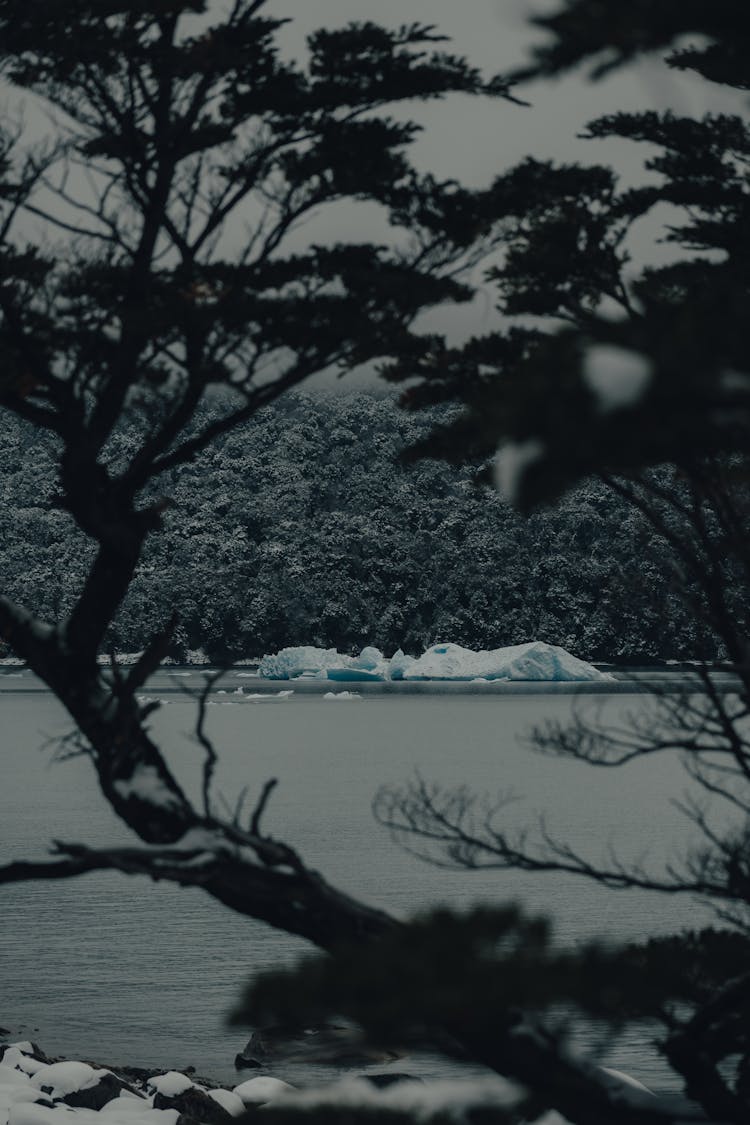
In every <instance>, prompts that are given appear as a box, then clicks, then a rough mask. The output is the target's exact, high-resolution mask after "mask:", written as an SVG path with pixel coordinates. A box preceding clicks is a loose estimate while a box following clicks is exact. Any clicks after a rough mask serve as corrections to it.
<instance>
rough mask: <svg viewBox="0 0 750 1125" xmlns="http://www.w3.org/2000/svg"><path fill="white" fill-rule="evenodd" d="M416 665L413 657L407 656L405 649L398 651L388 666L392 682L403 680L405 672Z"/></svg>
mask: <svg viewBox="0 0 750 1125" xmlns="http://www.w3.org/2000/svg"><path fill="white" fill-rule="evenodd" d="M413 663H414V657H413V656H407V654H406V653H405V652H404V651H403V649H400V648H399V649H396V651H395V652H394V654H393V656H392V657H391V660H390V664H389V666H388V674H389V676H390V678H391V679H392V680H403V678H404V672H405V671H406V669H407V668H410V667H411V665H412V664H413Z"/></svg>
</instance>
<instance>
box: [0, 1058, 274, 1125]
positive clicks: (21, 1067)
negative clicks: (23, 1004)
mask: <svg viewBox="0 0 750 1125" xmlns="http://www.w3.org/2000/svg"><path fill="white" fill-rule="evenodd" d="M264 1081H266V1082H270V1083H273V1082H276V1081H278V1080H276V1079H265V1080H264ZM280 1085H281V1086H283V1087H284V1088H285V1089H286V1090H291V1089H292V1087H291V1086H289V1085H288V1083H280ZM266 1093H267V1095H268V1096H266V1097H263V1096H262V1094H263V1091H262V1090H261V1088H260V1087H257V1088H256V1091H255V1096H254V1097H252V1098H247V1097H246V1098H244V1099H243V1098H242V1097H240V1096H239V1095H238V1094H237V1093H235V1092H234V1091H233V1090H227V1089H223V1088H221V1087H214V1086H213V1085H208V1080H207V1079H203V1080H201V1082H198V1081H197V1080H195V1079H194V1078H193V1077H192V1076H190V1075H188V1074H182V1073H181V1072H178V1071H167V1072H160V1071H147V1070H139V1069H138V1068H132V1067H129V1068H124V1070H123V1071H122V1072H121V1073H120V1074H118V1073H116V1072H115V1071H113V1070H110V1069H108V1068H105V1067H97V1066H93V1065H92V1064H91V1063H87V1062H82V1061H77V1060H52V1059H49V1058H48V1057H47V1056H46V1055H45V1054H44V1053H43V1052H42V1051H41V1050H40V1049H39V1048H38V1047H37V1046H36V1044H34V1043H30V1042H28V1041H21V1042H17V1043H10V1044H3V1045H1V1046H0V1125H92V1122H93V1121H94V1120H95V1119H94V1118H92V1117H91V1114H92V1113H96V1114H97V1115H101V1122H102V1125H200V1123H205V1125H228V1123H229V1122H231V1120H232V1118H234V1117H239V1116H240V1115H241V1114H243V1113H245V1112H246V1107H247V1106H248V1105H262V1104H265V1102H266V1101H268V1100H270V1097H271V1096H272V1095H273V1093H274V1091H273V1090H272V1089H270V1088H269V1090H268V1091H267V1092H266Z"/></svg>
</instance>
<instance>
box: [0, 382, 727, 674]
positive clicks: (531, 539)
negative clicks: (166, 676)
mask: <svg viewBox="0 0 750 1125" xmlns="http://www.w3.org/2000/svg"><path fill="white" fill-rule="evenodd" d="M431 422H434V418H432V419H431V418H430V417H428V416H422V417H419V418H417V417H415V416H414V415H410V414H406V413H404V412H403V411H402V410H400V409H399V408H398V406H397V405H396V404H395V402H394V401H393V400H392V399H391V398H389V397H385V396H377V395H370V394H348V395H336V394H324V395H321V394H318V395H305V394H296V395H293V396H290V397H288V398H286V399H284V400H283V401H282V402H281V403H280V404H279V405H277V406H275V407H273V408H268V409H266V410H264V411H262V412H261V414H260V415H259V416H258V417H257V418H255V419H254V420H253V421H252V422H250V423H249V424H247V425H246V426H244V428H242V429H238V430H236V431H235V432H232V433H230V434H228V435H224V436H223V437H222V438H220V439H219V440H218V441H217V442H216V443H215V444H214V445H213V446H212V447H211V448H210V449H209V450H207V451H206V452H205V453H204V454H202V455H201V456H200V457H199V458H198V459H197V460H196V461H195V462H194V463H193V464H192V465H189V466H187V467H184V468H182V469H181V470H180V471H179V472H176V473H175V474H174V475H173V476H172V477H164V478H162V482H161V485H162V487H161V489H160V492H161V494H162V495H164V496H165V497H168V498H169V499H170V500H171V501H172V502H173V505H174V506H173V508H172V509H171V511H170V515H169V517H168V530H167V532H166V533H165V534H164V535H162V536H161V537H159V538H157V539H155V540H154V541H152V542H151V544H150V546H149V549H148V551H147V554H146V556H145V558H144V560H143V563H142V565H141V567H140V570H139V573H138V576H137V579H136V581H135V582H134V584H133V586H132V588H131V592H130V594H129V597H128V600H127V602H126V603H125V605H124V606H123V609H122V611H121V613H120V615H119V618H118V621H117V625H116V632H115V635H114V636H112V637H111V638H110V642H111V646H112V647H114V648H117V649H119V650H130V651H132V650H136V649H139V648H140V647H141V646H142V645H143V643H144V641H145V639H146V637H147V636H148V635H150V634H151V633H152V632H153V631H154V629H155V628H156V627H157V626H158V624H159V623H160V622H161V621H163V620H164V619H165V618H166V617H167V616H168V615H169V612H170V611H171V609H172V608H173V607H179V613H180V626H179V629H178V632H177V637H176V642H175V644H174V646H173V653H172V655H173V656H174V657H175V658H176V659H184V658H185V656H186V653H187V650H188V649H192V648H198V647H202V648H203V649H204V650H205V651H206V652H207V654H208V655H209V656H210V657H211V658H212V659H227V658H231V657H233V656H234V657H240V656H255V655H259V654H262V653H263V652H269V651H273V650H276V649H278V648H280V647H283V646H284V645H293V644H315V645H320V646H326V647H327V646H336V647H338V648H339V649H341V650H347V651H350V650H354V649H357V648H358V647H361V646H362V645H364V644H365V643H373V644H376V645H377V646H378V647H380V648H382V649H384V650H385V651H386V652H388V653H390V652H391V651H393V650H394V649H395V648H397V647H399V646H401V647H403V648H404V649H405V650H406V651H412V652H417V651H421V650H422V649H423V648H424V647H426V646H427V645H429V644H432V643H434V642H436V641H438V640H451V641H456V642H458V643H460V644H464V645H467V646H470V647H473V648H478V647H484V648H486V647H493V648H494V647H498V646H501V645H506V644H513V643H516V642H519V641H524V640H530V639H533V638H538V639H541V640H546V641H550V642H553V643H556V644H561V645H564V646H565V647H566V648H569V649H571V650H572V651H573V652H575V653H576V654H578V655H580V656H582V657H585V658H588V659H595V660H608V659H613V660H618V659H623V660H624V659H627V660H637V659H653V658H656V657H660V658H674V657H677V658H690V657H695V656H699V655H701V656H709V657H710V656H713V655H716V652H715V647H714V642H713V641H712V639H711V638H710V637H709V636H708V635H707V634H706V633H704V632H701V627H700V625H699V624H697V623H696V622H695V621H691V620H689V619H688V617H687V616H686V613H685V611H684V610H683V609H682V607H681V604H680V602H679V601H678V599H676V598H674V597H673V596H672V593H671V579H670V574H671V568H670V563H669V558H668V554H667V551H666V548H665V547H664V545H663V544H662V543H661V542H660V541H659V540H658V539H657V538H656V537H655V536H654V535H653V533H652V532H650V531H649V530H648V528H647V527H646V526H645V524H644V523H643V522H642V521H641V520H640V518H639V517H638V516H637V515H636V514H634V512H633V511H632V510H631V509H630V508H628V507H626V506H625V505H623V504H622V503H621V502H620V501H618V500H617V499H616V498H615V497H614V496H613V495H612V494H611V493H609V492H608V491H607V490H606V489H605V488H604V487H603V486H602V485H599V484H595V483H589V484H587V485H585V486H584V487H582V488H579V489H578V491H576V492H575V493H574V494H572V495H571V496H570V497H568V498H567V499H566V500H565V501H564V502H563V503H561V504H559V505H557V506H556V507H555V508H554V509H553V510H552V509H551V510H546V511H545V510H543V511H539V512H537V513H536V514H534V515H532V516H531V517H529V518H526V519H524V518H522V517H520V516H518V515H517V514H516V513H514V512H513V511H512V510H511V509H510V508H509V507H508V505H507V504H506V503H505V502H504V501H503V500H502V499H501V498H500V497H499V496H498V495H497V494H496V493H494V492H492V491H490V490H488V489H486V488H482V487H478V486H476V485H475V484H474V482H473V475H474V470H472V469H471V468H469V467H466V468H463V469H461V470H458V471H457V470H456V469H455V467H451V466H446V465H444V464H442V463H439V462H435V461H423V462H420V463H418V464H416V465H414V466H409V467H406V468H403V467H401V466H400V465H399V464H398V463H397V458H398V454H399V451H400V450H401V449H402V448H403V447H404V446H405V445H408V444H411V443H413V442H414V441H416V440H417V438H418V437H419V436H421V435H422V434H423V433H424V432H426V429H427V427H428V425H429V424H430V423H431ZM117 440H118V441H119V442H120V443H121V444H122V451H123V453H127V449H128V442H129V439H128V435H127V433H123V434H121V435H120V436H119V438H118V439H117ZM45 443H47V444H46V445H45ZM50 454H51V448H50V445H49V438H47V437H43V436H40V435H38V434H35V433H34V432H33V431H32V430H31V429H30V428H24V427H23V426H22V424H20V423H19V422H18V421H17V420H15V419H13V418H11V416H9V415H8V414H7V413H0V469H1V470H2V472H1V477H2V488H3V501H4V503H3V509H2V514H1V515H0V521H1V522H2V528H1V534H0V543H1V547H0V572H1V574H0V584H1V585H2V588H3V590H4V591H5V592H6V593H7V594H8V596H10V597H11V598H13V599H15V600H17V601H19V602H20V603H21V604H24V605H27V606H29V607H30V608H32V609H33V610H34V612H36V613H39V614H41V615H42V616H44V617H53V616H55V615H57V614H58V613H59V612H60V611H61V610H62V611H63V612H64V610H65V608H66V607H67V606H68V605H69V604H70V602H71V599H72V596H73V593H74V591H75V590H76V589H77V587H78V586H79V585H80V583H81V582H82V580H83V575H84V568H85V563H86V561H87V559H88V558H89V551H90V548H89V546H88V545H87V543H86V541H85V539H83V538H82V537H81V536H80V534H79V533H76V531H75V529H74V528H73V524H72V521H71V520H70V519H69V518H68V517H67V515H66V514H65V513H64V512H62V511H60V510H59V509H58V508H57V507H56V506H55V502H54V493H55V481H54V476H53V468H52V466H53V461H52V457H51V456H50Z"/></svg>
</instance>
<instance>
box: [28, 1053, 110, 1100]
mask: <svg viewBox="0 0 750 1125" xmlns="http://www.w3.org/2000/svg"><path fill="white" fill-rule="evenodd" d="M107 1073H108V1071H106V1070H95V1069H94V1067H93V1066H89V1064H88V1063H84V1062H74V1061H70V1062H57V1063H50V1064H49V1066H42V1067H40V1068H39V1069H38V1070H37V1071H36V1072H35V1073H34V1074H32V1076H31V1079H30V1081H31V1085H32V1086H35V1087H36V1089H37V1090H43V1091H48V1092H49V1093H50V1095H51V1097H53V1098H62V1097H63V1096H64V1095H65V1094H74V1093H77V1091H79V1090H85V1089H88V1087H89V1086H96V1085H97V1083H98V1082H99V1079H100V1078H101V1077H102V1076H103V1075H105V1074H107Z"/></svg>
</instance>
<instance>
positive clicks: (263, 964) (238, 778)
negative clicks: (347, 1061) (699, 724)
mask: <svg viewBox="0 0 750 1125" xmlns="http://www.w3.org/2000/svg"><path fill="white" fill-rule="evenodd" d="M280 686H283V685H280ZM602 698H603V697H601V696H600V697H597V699H596V700H591V701H590V703H591V705H592V706H599V705H601V702H602ZM214 699H215V702H216V705H215V706H213V707H212V708H211V710H210V724H209V725H210V732H211V734H212V735H213V737H214V739H215V741H216V743H217V745H218V746H219V747H220V749H221V762H220V766H219V768H218V770H217V780H216V788H217V790H219V791H220V792H222V793H224V794H225V795H226V797H227V800H228V801H229V802H230V803H233V802H234V799H235V798H236V796H237V794H238V793H239V791H240V790H241V788H242V787H243V786H244V785H249V786H250V795H251V799H252V794H253V792H255V793H257V792H258V791H259V789H260V786H261V785H262V783H263V781H264V780H265V779H266V778H268V777H270V776H274V777H277V778H278V779H279V782H280V785H279V788H278V790H277V792H276V794H275V796H274V799H273V800H272V803H271V805H270V808H269V810H268V812H267V815H266V821H265V827H266V830H267V831H269V832H271V833H272V834H274V835H277V836H280V837H282V838H284V839H286V840H288V841H289V842H290V843H292V844H294V845H295V846H297V847H298V848H299V849H300V850H301V852H302V853H303V855H304V856H305V858H306V859H307V860H308V862H310V863H311V864H312V865H314V866H317V867H318V868H319V869H320V870H322V871H323V872H325V874H326V875H327V877H328V878H329V879H330V880H332V881H333V882H336V883H338V884H339V885H340V886H342V887H343V888H345V889H348V890H350V891H352V892H353V893H355V894H357V895H358V896H360V897H362V898H366V899H368V900H370V901H372V902H373V903H378V904H380V905H382V906H383V907H385V908H386V909H388V910H390V911H392V912H396V913H399V914H402V915H406V914H408V913H409V912H411V911H413V910H415V909H417V908H419V907H425V906H428V905H431V904H435V903H438V902H447V903H450V904H452V905H454V906H459V905H469V904H471V903H473V902H476V901H479V900H488V899H491V900H493V901H498V900H503V899H515V900H518V901H521V902H523V903H524V904H525V905H526V906H527V907H528V908H529V909H530V910H532V911H538V912H544V913H548V914H551V915H552V916H553V917H554V918H555V919H556V933H557V935H558V937H559V939H560V941H562V942H567V943H575V942H576V941H580V940H581V939H583V938H588V937H591V936H594V935H599V936H602V937H606V936H608V935H609V936H612V937H617V938H620V937H635V938H638V937H643V936H646V935H649V934H654V933H658V932H668V931H671V930H674V929H676V928H679V927H681V926H686V925H690V926H697V925H701V924H706V923H707V922H708V921H709V920H710V917H711V916H710V914H709V913H708V911H707V910H706V909H705V908H704V907H702V906H700V905H697V904H696V903H695V902H694V901H692V900H689V899H687V898H671V899H667V898H663V897H659V896H655V895H649V894H641V893H639V894H628V893H624V892H617V891H607V890H605V889H603V888H601V887H598V886H596V885H592V884H589V883H587V882H585V881H583V880H579V879H575V878H572V877H561V876H559V875H541V876H532V875H523V874H518V873H503V872H492V871H485V872H476V873H461V872H450V871H445V870H440V869H437V868H433V867H429V866H426V865H425V864H423V863H421V862H420V861H418V860H417V859H415V858H413V857H411V856H409V855H406V854H405V853H404V852H403V851H401V850H400V849H399V848H398V847H397V846H396V845H395V844H394V843H393V842H392V841H391V840H390V839H389V837H388V835H387V834H386V833H385V832H384V831H383V830H382V829H380V828H378V827H377V825H375V824H374V822H373V820H372V816H371V813H370V803H371V801H372V798H373V795H374V793H375V791H376V789H377V787H378V786H379V785H380V784H382V783H397V782H399V781H404V780H406V779H408V778H409V777H410V776H411V775H412V774H413V772H414V770H415V769H419V770H420V771H421V772H422V773H423V774H424V776H425V777H427V778H430V779H433V780H435V781H439V782H441V783H443V784H447V785H449V784H453V783H459V782H466V783H468V784H469V785H470V786H472V787H473V788H475V789H477V790H480V791H489V792H491V793H496V792H497V791H499V790H506V791H507V790H513V791H514V792H515V793H516V794H517V795H518V796H519V800H518V801H516V802H515V803H514V804H513V805H512V806H511V807H510V808H509V810H508V817H509V818H510V820H511V822H512V823H514V824H522V823H524V821H527V822H530V821H532V820H533V818H534V816H535V815H536V814H537V813H541V812H544V813H545V815H546V818H547V824H548V827H549V829H550V831H552V832H553V833H556V834H558V835H559V836H560V837H563V838H565V839H567V840H568V841H570V842H571V843H573V844H575V845H576V846H577V847H579V848H580V849H583V850H585V851H586V852H587V854H589V855H590V856H591V857H592V858H594V859H596V858H600V859H603V858H606V854H607V850H608V848H609V847H610V846H612V847H614V848H615V849H616V850H617V852H618V853H619V854H620V855H621V856H622V857H623V858H628V857H630V858H636V857H638V858H643V857H644V856H647V857H650V860H651V861H652V862H653V864H654V866H655V867H656V868H658V866H659V865H661V864H662V863H663V862H664V861H666V860H668V859H670V858H674V857H675V856H676V855H678V854H679V852H680V850H681V848H682V847H683V846H684V844H685V843H686V841H687V840H688V839H689V831H690V830H689V828H688V826H687V825H686V824H685V822H684V821H683V819H682V818H681V816H680V814H679V813H678V812H677V811H676V810H675V809H674V807H673V805H672V804H671V801H672V799H673V798H674V797H675V796H679V795H680V794H681V793H682V792H683V790H684V788H685V778H684V775H683V774H682V772H681V769H680V766H679V763H678V762H677V761H675V760H674V759H671V758H669V757H666V756H665V757H663V758H658V759H653V760H651V761H649V762H645V763H641V764H635V765H631V766H628V767H626V768H624V769H622V770H619V771H597V770H594V769H592V768H590V767H588V768H587V767H585V766H581V765H579V764H577V763H571V762H561V761H556V760H552V759H549V758H546V757H541V756H539V755H538V754H535V753H534V752H533V751H531V750H530V749H528V747H526V746H525V745H524V744H523V739H522V736H523V734H524V732H525V731H528V729H529V727H530V726H531V725H532V724H533V723H535V722H539V721H540V720H543V719H545V718H555V717H563V716H565V715H566V714H569V713H570V709H571V707H572V706H573V702H572V700H571V697H566V696H554V697H546V696H543V695H536V696H531V697H524V696H519V697H513V696H506V697H491V698H490V697H476V696H467V697H462V696H460V695H453V696H450V697H441V696H432V697H427V698H425V697H420V696H395V697H394V696H377V695H374V696H369V697H366V698H363V699H361V700H358V701H352V702H330V701H328V700H325V699H323V698H322V697H320V696H292V697H291V698H290V699H289V700H287V701H283V702H281V701H279V702H277V701H261V702H256V703H253V702H250V701H242V700H235V699H234V698H233V697H231V696H228V697H225V696H215V697H214ZM579 705H580V700H579ZM604 705H605V706H606V707H607V708H608V709H609V711H610V712H611V713H612V714H616V713H618V712H622V711H623V710H631V711H632V710H633V709H637V708H643V707H645V706H648V705H649V704H648V699H647V697H644V696H634V697H628V698H626V699H623V697H612V698H604ZM0 717H1V718H2V779H3V780H2V786H0V843H1V845H2V855H3V856H4V857H14V858H15V857H18V858H21V857H23V858H42V857H43V855H44V852H45V846H46V844H47V842H48V841H49V840H52V839H62V840H66V841H80V842H84V843H88V844H104V843H110V844H111V843H117V842H126V841H132V837H131V836H130V835H129V834H128V832H127V831H126V830H125V829H124V828H123V827H122V825H121V824H120V823H119V822H118V821H117V820H116V819H115V817H114V816H113V814H112V813H111V812H110V811H109V809H108V808H107V807H106V806H105V805H104V803H103V801H102V800H101V798H100V797H99V794H98V791H97V788H96V784H95V782H94V778H93V773H92V771H91V769H90V767H89V765H88V763H87V761H86V760H85V759H82V758H78V759H74V760H72V761H68V762H65V763H62V764H57V765H55V764H52V763H51V757H52V749H51V746H50V745H49V744H48V745H47V747H46V748H44V746H43V744H44V743H45V741H47V742H49V740H50V739H53V738H54V737H55V736H57V735H59V734H61V733H63V732H64V731H66V730H67V729H68V726H69V724H68V722H67V720H66V717H65V715H64V713H63V712H62V710H61V708H60V707H59V705H58V704H57V703H56V702H55V700H53V699H52V697H51V696H50V695H48V694H46V693H39V694H33V695H23V694H15V693H6V692H3V693H2V694H0ZM193 720H194V708H193V704H192V703H191V701H190V700H189V699H187V698H185V697H183V696H181V695H173V696H171V697H168V699H167V700H166V701H165V706H164V707H163V708H162V709H161V710H160V711H159V712H157V714H156V715H155V716H154V718H153V727H154V729H155V731H156V733H157V735H158V736H159V738H160V739H161V740H162V745H164V746H165V747H166V748H167V752H168V757H169V760H170V763H171V765H172V767H173V768H174V770H175V772H176V774H177V775H178V777H179V779H180V780H181V781H182V782H183V784H184V785H185V786H186V788H187V789H188V790H189V791H190V792H191V794H195V795H196V796H197V793H198V789H199V772H200V764H201V761H202V758H201V753H200V750H199V748H198V747H197V746H196V744H195V742H194V741H193V740H192V739H191V737H190V732H191V728H192V724H193ZM0 904H1V906H0V909H1V911H2V928H1V930H0V1024H2V1025H3V1026H5V1027H9V1028H11V1029H12V1030H13V1032H14V1033H15V1032H18V1031H22V1032H23V1035H24V1037H26V1036H30V1037H32V1038H34V1039H36V1040H38V1041H39V1042H40V1043H41V1045H42V1046H43V1047H44V1048H45V1049H46V1050H47V1051H48V1052H51V1053H53V1054H65V1055H69V1056H71V1057H78V1058H82V1057H83V1058H86V1057H88V1058H93V1059H97V1060H100V1061H103V1062H110V1063H117V1062H120V1063H131V1064H134V1065H141V1066H164V1067H177V1068H184V1067H185V1066H188V1065H194V1066H196V1067H197V1068H198V1071H199V1073H204V1074H209V1075H212V1076H214V1077H217V1078H219V1079H220V1080H222V1081H238V1079H234V1074H235V1072H234V1069H233V1067H232V1059H233V1057H234V1054H235V1053H236V1051H237V1050H239V1049H240V1048H241V1047H242V1045H243V1043H244V1041H245V1038H246V1034H245V1033H243V1031H242V1029H240V1030H239V1031H238V1030H237V1029H233V1030H227V1029H226V1027H225V1026H224V1022H223V1021H224V1017H225V1015H226V1012H227V1010H228V1009H229V1008H230V1007H231V1005H232V1002H233V1000H234V998H235V997H236V995H237V992H238V987H239V985H240V984H241V982H243V981H244V980H246V979H247V978H248V977H249V976H250V975H252V974H253V973H256V972H259V971H262V970H263V969H266V968H268V967H271V966H277V965H279V963H291V962H293V961H294V960H295V958H296V957H297V956H298V955H299V954H300V953H303V952H304V951H305V950H306V949H307V948H308V947H307V946H306V945H305V944H304V943H303V942H302V941H300V940H298V939H294V938H291V937H289V936H287V935H286V934H281V933H276V932H274V931H271V930H270V929H268V928H266V927H264V926H262V925H260V924H258V923H254V922H252V921H249V920H247V919H244V918H239V917H236V916H234V915H232V914H230V913H229V912H228V911H227V910H226V909H224V908H223V907H221V906H219V905H217V904H215V903H213V902H212V901H211V900H209V899H208V898H206V897H204V896H202V895H201V894H200V892H198V891H197V890H182V889H179V888H176V887H172V886H169V885H166V884H165V885H160V886H155V885H152V884H151V883H148V882H146V881H144V880H139V879H137V878H128V877H126V876H122V875H116V874H107V873H97V874H94V875H88V876H85V877H83V878H82V879H79V880H74V881H71V882H67V883H66V882H60V883H56V882H48V883H36V884H27V885H23V884H21V885H15V886H11V887H1V888H0ZM609 1062H610V1064H611V1065H613V1066H617V1067H619V1068H621V1069H623V1070H626V1071H628V1072H629V1073H631V1074H633V1075H634V1076H635V1077H638V1078H640V1079H641V1080H642V1081H645V1082H647V1083H649V1082H650V1083H651V1084H652V1085H653V1086H655V1087H657V1088H658V1087H660V1086H661V1087H663V1086H664V1075H663V1072H661V1071H660V1067H659V1064H658V1063H657V1062H655V1061H654V1059H653V1058H652V1055H651V1052H650V1051H649V1050H648V1047H647V1045H644V1041H643V1037H642V1036H641V1037H633V1038H632V1039H630V1040H625V1041H620V1042H618V1043H617V1044H615V1045H614V1046H613V1048H612V1050H611V1053H610V1056H609ZM270 1069H271V1071H272V1072H273V1068H270ZM397 1069H400V1070H409V1071H411V1072H412V1073H414V1072H417V1073H433V1074H434V1073H439V1069H440V1064H436V1063H435V1062H434V1061H431V1060H429V1059H428V1060H412V1059H409V1060H401V1061H400V1062H399V1063H398V1064H397ZM308 1070H309V1068H308ZM276 1073H279V1074H281V1075H282V1076H283V1077H288V1078H289V1079H290V1080H291V1081H304V1080H310V1079H311V1078H313V1077H315V1075H314V1074H311V1073H309V1072H307V1071H305V1068H301V1069H300V1068H298V1069H297V1070H296V1071H295V1069H294V1068H290V1067H289V1066H282V1065H281V1064H279V1066H278V1067H277V1068H276Z"/></svg>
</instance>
